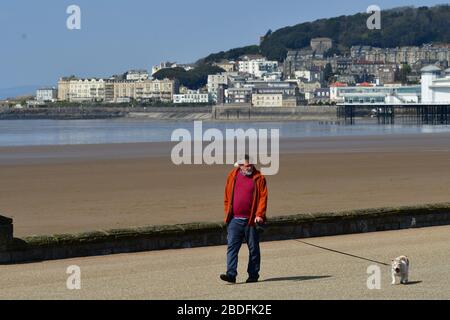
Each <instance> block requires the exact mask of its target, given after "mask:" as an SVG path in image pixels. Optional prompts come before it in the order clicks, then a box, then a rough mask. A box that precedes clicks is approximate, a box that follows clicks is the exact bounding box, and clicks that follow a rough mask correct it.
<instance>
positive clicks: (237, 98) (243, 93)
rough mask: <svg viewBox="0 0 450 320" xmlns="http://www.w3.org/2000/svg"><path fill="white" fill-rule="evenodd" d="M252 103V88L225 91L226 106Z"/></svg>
mask: <svg viewBox="0 0 450 320" xmlns="http://www.w3.org/2000/svg"><path fill="white" fill-rule="evenodd" d="M251 102H252V88H228V89H225V103H226V104H250V103H251Z"/></svg>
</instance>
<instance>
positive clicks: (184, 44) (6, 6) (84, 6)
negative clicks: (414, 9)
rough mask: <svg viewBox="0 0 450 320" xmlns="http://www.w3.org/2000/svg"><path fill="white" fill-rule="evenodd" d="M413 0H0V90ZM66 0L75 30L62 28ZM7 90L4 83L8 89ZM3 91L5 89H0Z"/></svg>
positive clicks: (135, 65)
mask: <svg viewBox="0 0 450 320" xmlns="http://www.w3.org/2000/svg"><path fill="white" fill-rule="evenodd" d="M442 3H445V0H441V1H425V0H424V1H416V0H406V1H403V0H386V1H385V0H369V1H365V0H340V1H330V0H315V1H304V0H278V1H267V0H227V1H224V0H192V1H188V0H164V1H155V0H121V1H118V0H70V1H67V0H39V1H36V0H2V1H1V2H0V41H1V45H0V97H1V94H2V93H4V94H6V93H7V92H12V91H11V90H12V89H11V88H15V89H17V87H33V86H47V85H50V86H55V85H56V83H57V80H58V78H59V77H61V76H65V75H71V74H75V75H77V76H79V77H108V76H110V75H113V74H118V73H123V72H125V71H127V70H129V69H147V70H151V67H152V66H153V65H155V64H158V63H160V62H162V61H176V62H179V63H190V62H195V61H196V60H198V59H199V58H202V57H204V56H206V55H208V54H210V53H213V52H218V51H222V50H228V49H231V48H235V47H240V46H244V45H251V44H257V43H258V42H259V37H260V36H261V35H264V34H265V33H266V32H267V30H269V29H272V30H276V29H278V28H281V27H285V26H289V25H295V24H298V23H302V22H306V21H313V20H315V19H318V18H328V17H334V16H339V15H349V14H354V13H357V12H365V11H366V9H367V7H368V6H369V5H373V4H376V5H378V6H380V7H381V8H382V9H388V8H393V7H398V6H406V5H414V6H432V5H436V4H442ZM69 5H78V6H79V7H80V9H81V30H69V29H68V28H67V26H66V21H67V19H68V17H69V14H67V13H66V10H67V7H68V6H69ZM8 90H9V91H8ZM5 92H6V93H5Z"/></svg>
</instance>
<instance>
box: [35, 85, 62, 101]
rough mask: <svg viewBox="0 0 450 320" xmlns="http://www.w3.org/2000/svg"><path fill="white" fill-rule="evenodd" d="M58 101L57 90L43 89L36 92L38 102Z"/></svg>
mask: <svg viewBox="0 0 450 320" xmlns="http://www.w3.org/2000/svg"><path fill="white" fill-rule="evenodd" d="M56 99H58V90H57V89H56V88H42V89H38V90H36V100H37V101H40V102H54V101H55V100H56Z"/></svg>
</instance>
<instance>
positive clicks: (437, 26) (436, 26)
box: [198, 5, 450, 63]
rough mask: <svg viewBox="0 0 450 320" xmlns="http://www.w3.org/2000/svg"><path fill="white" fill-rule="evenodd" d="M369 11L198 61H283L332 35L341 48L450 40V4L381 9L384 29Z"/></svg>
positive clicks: (279, 32) (302, 26) (300, 27)
mask: <svg viewBox="0 0 450 320" xmlns="http://www.w3.org/2000/svg"><path fill="white" fill-rule="evenodd" d="M369 16H370V15H369V14H367V13H358V14H355V15H350V16H340V17H335V18H329V19H320V20H316V21H313V22H306V23H301V24H298V25H295V26H291V27H285V28H282V29H279V30H277V31H275V32H268V33H267V35H266V36H265V38H264V41H263V42H262V43H261V45H260V46H256V45H255V46H248V47H242V48H235V49H232V50H229V51H226V52H219V53H215V54H211V55H209V56H207V57H206V58H203V59H201V60H199V61H198V63H211V62H215V61H220V60H222V59H236V58H238V57H239V56H240V55H243V54H253V53H258V52H259V53H261V54H263V55H264V56H265V57H267V58H268V59H270V60H278V61H283V60H284V58H285V57H286V53H287V51H288V50H289V49H302V48H305V47H308V46H309V44H310V41H311V39H312V38H316V37H329V38H331V39H333V40H334V43H335V44H336V47H337V48H338V49H340V50H341V51H343V50H347V49H349V48H350V47H351V46H353V45H359V44H361V45H371V46H376V47H382V48H392V47H399V46H420V45H422V44H424V43H431V42H434V43H439V42H443V43H450V5H440V6H435V7H419V8H414V7H402V8H396V9H390V10H385V11H383V12H382V22H381V30H369V29H368V28H367V26H366V21H367V19H368V17H369Z"/></svg>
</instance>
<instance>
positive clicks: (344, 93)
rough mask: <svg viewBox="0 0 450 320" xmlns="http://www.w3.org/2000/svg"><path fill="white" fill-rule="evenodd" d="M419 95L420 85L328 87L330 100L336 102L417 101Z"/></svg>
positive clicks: (405, 102)
mask: <svg viewBox="0 0 450 320" xmlns="http://www.w3.org/2000/svg"><path fill="white" fill-rule="evenodd" d="M420 96H421V87H420V86H402V85H391V86H355V87H344V86H342V87H341V86H335V87H331V88H330V101H333V102H337V103H349V104H362V103H363V104H373V103H390V104H407V103H419V101H420Z"/></svg>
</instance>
